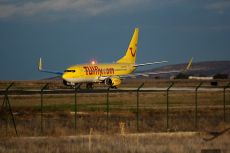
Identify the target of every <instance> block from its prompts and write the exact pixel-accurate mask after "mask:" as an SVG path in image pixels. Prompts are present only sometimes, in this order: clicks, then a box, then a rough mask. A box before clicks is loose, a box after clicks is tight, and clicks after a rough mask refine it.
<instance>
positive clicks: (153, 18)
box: [0, 0, 230, 80]
mask: <svg viewBox="0 0 230 153" xmlns="http://www.w3.org/2000/svg"><path fill="white" fill-rule="evenodd" d="M135 27H138V28H139V29H140V30H139V42H138V51H137V61H136V62H137V63H146V62H153V61H160V60H167V61H169V63H167V64H177V63H185V62H187V61H188V60H189V58H191V57H194V61H213V60H214V61H217V60H230V1H229V0H205V1H201V0H192V1H191V0H0V65H1V67H2V71H1V75H0V80H36V79H43V78H48V77H52V75H50V74H44V73H41V72H38V70H37V63H38V60H39V58H40V57H42V59H43V67H44V68H47V69H53V70H60V71H63V70H65V69H66V68H67V67H68V66H70V65H75V64H79V63H88V62H89V61H91V60H92V59H95V60H97V61H98V62H99V63H108V62H115V61H116V60H117V59H119V58H120V57H122V56H123V55H124V54H125V51H126V49H127V47H128V44H129V41H130V39H131V36H132V34H133V31H134V28H135ZM159 66H163V64H162V65H157V67H159ZM155 67H156V65H155Z"/></svg>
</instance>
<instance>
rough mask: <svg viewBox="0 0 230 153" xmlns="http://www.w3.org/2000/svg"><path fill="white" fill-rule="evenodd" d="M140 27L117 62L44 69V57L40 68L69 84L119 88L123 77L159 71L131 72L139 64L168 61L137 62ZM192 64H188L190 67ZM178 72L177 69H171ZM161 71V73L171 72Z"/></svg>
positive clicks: (40, 61)
mask: <svg viewBox="0 0 230 153" xmlns="http://www.w3.org/2000/svg"><path fill="white" fill-rule="evenodd" d="M138 32H139V29H138V28H135V31H134V34H133V36H132V39H131V41H130V43H129V46H128V49H127V51H126V54H125V55H124V56H123V57H122V58H120V59H119V60H118V61H117V62H116V63H109V64H98V63H95V62H94V61H93V62H92V63H90V64H78V65H74V66H71V67H68V68H67V69H66V70H65V71H64V72H57V71H52V70H44V69H43V68H42V59H41V58H40V60H39V65H38V70H39V71H42V72H47V73H53V74H58V75H61V76H62V79H63V83H64V84H65V85H67V86H73V87H74V86H76V85H77V84H79V83H86V88H88V89H90V88H93V84H94V83H104V84H105V85H106V86H109V87H111V88H117V86H119V85H120V84H121V79H122V78H126V77H135V76H148V75H149V74H159V73H148V74H146V73H145V74H144V73H136V74H131V73H132V72H133V71H134V70H136V68H137V67H139V66H145V65H152V64H160V63H165V62H167V61H160V62H153V63H145V64H135V62H136V53H137V43H138ZM189 67H190V65H189V66H188V68H189ZM171 72H176V71H171ZM171 72H160V73H171Z"/></svg>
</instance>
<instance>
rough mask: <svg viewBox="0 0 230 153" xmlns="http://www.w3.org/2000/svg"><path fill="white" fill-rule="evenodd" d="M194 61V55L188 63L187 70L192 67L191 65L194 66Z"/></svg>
mask: <svg viewBox="0 0 230 153" xmlns="http://www.w3.org/2000/svg"><path fill="white" fill-rule="evenodd" d="M192 61H193V57H192V58H191V59H190V60H189V63H188V65H187V67H186V69H185V71H188V70H190V68H191V66H192Z"/></svg>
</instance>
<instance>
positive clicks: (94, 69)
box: [83, 66, 114, 75]
mask: <svg viewBox="0 0 230 153" xmlns="http://www.w3.org/2000/svg"><path fill="white" fill-rule="evenodd" d="M83 68H84V69H85V74H86V75H110V74H114V68H99V67H98V66H84V67H83Z"/></svg>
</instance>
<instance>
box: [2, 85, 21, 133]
mask: <svg viewBox="0 0 230 153" xmlns="http://www.w3.org/2000/svg"><path fill="white" fill-rule="evenodd" d="M13 85H14V82H12V83H11V84H10V85H9V86H8V87H7V88H6V90H5V96H4V100H3V103H2V108H1V110H3V111H5V110H4V109H7V107H8V109H9V111H10V115H11V118H12V121H13V124H14V130H15V133H16V135H17V136H18V131H17V128H16V123H15V120H14V115H13V112H12V108H11V105H10V100H9V97H8V91H9V89H10V88H11V87H12V86H13ZM4 107H5V108H4ZM7 133H8V114H7V116H6V135H7Z"/></svg>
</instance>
